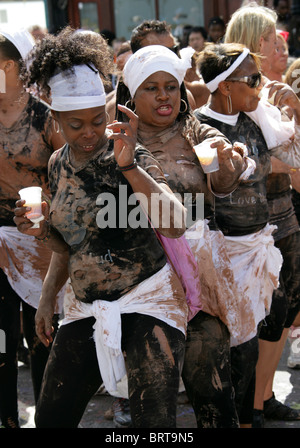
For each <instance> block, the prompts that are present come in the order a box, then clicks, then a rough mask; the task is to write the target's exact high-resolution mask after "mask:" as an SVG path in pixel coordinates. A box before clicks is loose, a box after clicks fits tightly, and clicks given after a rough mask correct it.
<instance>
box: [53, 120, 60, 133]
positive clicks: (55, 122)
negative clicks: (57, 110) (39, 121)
mask: <svg viewBox="0 0 300 448" xmlns="http://www.w3.org/2000/svg"><path fill="white" fill-rule="evenodd" d="M57 126H58V127H57ZM53 127H54V130H55V132H56V134H59V124H58V122H57V121H56V120H54V122H53Z"/></svg>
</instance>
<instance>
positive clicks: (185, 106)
mask: <svg viewBox="0 0 300 448" xmlns="http://www.w3.org/2000/svg"><path fill="white" fill-rule="evenodd" d="M180 101H182V102H183V104H184V110H181V109H180V110H179V112H180V113H181V114H184V113H185V112H186V111H187V110H188V105H187V104H186V101H184V100H183V99H182V98H181V100H180Z"/></svg>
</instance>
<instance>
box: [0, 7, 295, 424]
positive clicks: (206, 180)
mask: <svg viewBox="0 0 300 448" xmlns="http://www.w3.org/2000/svg"><path fill="white" fill-rule="evenodd" d="M245 3H247V4H245V5H244V6H242V7H241V8H240V9H238V10H237V11H236V12H235V13H234V14H233V15H232V17H231V19H230V20H229V22H228V23H227V24H225V23H224V21H223V20H222V19H221V18H219V17H214V18H212V19H211V20H210V22H209V26H208V29H207V30H206V29H205V28H203V27H200V26H199V27H187V30H186V34H185V35H184V39H183V40H182V41H181V42H179V41H178V40H177V39H176V38H175V37H174V36H173V34H172V29H171V26H170V25H168V24H167V23H166V22H163V21H158V20H145V21H143V22H142V23H141V24H140V25H138V26H137V27H136V28H135V29H134V30H133V31H132V35H131V39H130V41H125V39H119V40H115V41H114V42H112V43H111V44H112V46H110V45H109V43H108V42H107V40H106V39H105V37H104V36H103V35H101V34H100V33H96V32H93V31H89V30H74V29H72V28H71V27H66V28H64V29H62V30H61V31H60V32H59V33H57V34H56V35H51V34H49V33H47V32H46V31H44V30H43V34H42V35H39V36H36V37H35V39H33V33H32V34H30V33H29V32H28V31H26V30H23V29H19V30H14V29H12V28H7V29H6V28H4V27H0V69H1V70H2V71H3V73H4V75H5V76H4V79H5V86H4V87H5V88H2V87H3V86H2V85H0V87H1V89H0V92H1V93H0V139H1V140H0V151H1V152H0V154H1V161H2V165H1V166H2V170H1V172H2V174H1V180H0V210H1V218H0V268H1V269H0V275H1V291H2V295H1V300H0V329H1V330H4V332H5V335H6V351H5V353H0V419H1V425H2V427H3V428H18V427H19V426H20V422H19V416H18V397H17V376H18V368H17V359H18V347H19V345H20V335H21V338H23V335H24V338H25V339H26V342H27V345H28V350H29V357H30V368H31V374H32V381H33V385H34V397H35V403H36V412H35V424H36V427H37V428H46V427H47V428H71V427H72V428H73V427H78V425H79V423H80V420H81V418H82V415H83V413H84V411H85V409H86V406H87V404H88V402H89V401H90V399H91V397H92V396H93V395H94V394H95V393H97V391H98V390H99V388H100V386H103V385H104V387H105V390H106V391H107V392H108V393H109V394H111V395H112V396H113V397H115V405H118V404H119V405H120V404H121V403H122V406H123V407H122V408H121V409H122V412H121V413H119V415H118V417H117V416H116V414H115V423H116V425H117V426H120V427H129V426H130V427H134V428H175V427H176V409H177V398H178V391H179V388H180V384H181V382H182V384H183V387H184V389H185V391H186V394H187V397H188V400H189V402H190V403H191V406H192V408H193V410H194V413H195V417H196V421H197V426H198V428H262V427H263V426H264V419H265V418H272V419H275V420H276V419H278V420H300V412H299V411H297V410H295V409H292V408H290V407H288V406H287V405H285V404H283V403H281V402H279V401H278V400H277V399H276V397H275V395H274V392H273V382H274V374H275V371H276V368H277V366H278V362H279V360H280V358H281V355H282V351H283V348H284V346H285V344H286V341H287V340H288V339H290V340H291V341H293V338H294V337H295V333H296V328H297V327H299V326H300V318H299V316H300V251H299V245H300V227H299V219H300V199H299V198H300V101H299V98H300V93H299V82H298V79H299V67H300V62H299V61H300V59H298V55H297V49H295V48H294V47H292V46H291V45H290V42H291V40H290V36H292V35H293V31H290V28H289V27H290V24H293V23H294V21H293V19H294V15H293V12H294V11H296V10H291V11H287V10H286V9H285V8H284V6H285V5H283V4H284V3H287V2H283V1H279V2H274V9H270V8H267V7H264V6H260V5H259V4H258V3H256V2H251V3H250V4H248V3H249V2H245ZM295 5H297V2H295ZM295 8H296V6H295ZM295 14H296V12H295ZM31 31H37V28H36V27H35V29H34V30H31ZM291 55H292V56H293V57H292V58H291V57H290V56H291ZM2 79H3V78H1V79H0V81H1V80H2ZM202 148H203V149H204V148H208V151H211V152H212V151H215V152H216V154H217V159H218V169H217V170H215V171H212V172H207V171H206V170H205V169H204V165H203V164H201V161H200V159H199V158H198V156H197V151H198V150H200V149H202ZM29 186H39V187H41V188H42V191H43V203H42V207H43V215H44V219H43V220H42V221H40V224H39V226H38V227H32V222H31V221H30V219H28V217H27V213H28V212H29V211H30V204H26V203H25V201H24V200H21V199H20V197H19V191H20V190H21V189H22V188H25V187H29ZM199 197H200V198H203V201H202V202H201V203H200V212H201V213H200V212H199ZM297 248H298V249H297ZM59 319H60V320H59ZM288 365H289V367H291V368H295V367H296V368H298V367H300V359H299V355H298V357H297V356H296V354H295V353H293V352H291V353H290V356H289V360H288ZM123 411H124V412H123Z"/></svg>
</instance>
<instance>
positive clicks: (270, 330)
mask: <svg viewBox="0 0 300 448" xmlns="http://www.w3.org/2000/svg"><path fill="white" fill-rule="evenodd" d="M275 245H276V247H278V248H279V249H280V251H281V254H282V257H283V264H282V268H281V272H280V285H279V288H277V289H276V290H275V291H274V293H273V297H272V305H271V310H270V314H268V316H266V318H265V324H264V325H263V326H262V327H261V330H260V333H259V338H260V339H264V340H266V341H270V342H276V341H279V339H280V338H281V335H282V332H283V330H284V328H290V327H291V325H292V324H293V322H294V320H295V318H296V316H297V314H298V312H299V311H300V231H299V232H295V233H293V234H292V235H289V236H287V237H285V238H282V239H281V240H279V241H276V243H275Z"/></svg>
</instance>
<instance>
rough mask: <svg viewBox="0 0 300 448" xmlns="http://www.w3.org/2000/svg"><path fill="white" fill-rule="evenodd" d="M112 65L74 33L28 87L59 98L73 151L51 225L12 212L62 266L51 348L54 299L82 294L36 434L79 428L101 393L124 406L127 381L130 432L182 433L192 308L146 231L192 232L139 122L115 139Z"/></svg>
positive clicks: (36, 61)
mask: <svg viewBox="0 0 300 448" xmlns="http://www.w3.org/2000/svg"><path fill="white" fill-rule="evenodd" d="M110 60H111V59H110V51H109V48H108V46H107V44H106V42H105V41H104V39H103V38H102V37H101V36H100V35H97V34H96V33H76V34H74V33H73V30H72V29H70V28H66V29H64V30H63V31H61V32H60V34H58V35H57V36H49V37H46V38H45V39H43V41H42V42H41V43H40V44H39V45H37V47H36V49H35V51H34V53H33V63H32V65H31V68H30V79H29V85H30V84H32V83H36V84H37V86H38V87H39V88H40V89H43V90H46V93H47V95H50V98H51V106H50V107H51V109H52V113H53V117H54V119H55V121H56V124H57V126H59V128H60V130H61V133H62V134H63V135H64V137H65V139H66V142H67V143H66V145H65V146H64V147H63V148H61V149H60V150H59V151H57V152H56V153H55V154H54V155H53V157H52V158H51V159H50V162H49V177H50V187H51V193H52V203H51V207H50V215H49V219H48V220H47V221H42V222H41V227H40V229H31V224H30V223H29V221H28V220H27V219H26V217H25V216H24V211H23V210H22V208H23V209H24V207H20V205H23V202H21V201H20V202H19V203H18V204H17V205H18V207H17V208H16V210H15V214H16V217H15V222H16V223H17V225H18V228H19V230H20V231H21V232H23V233H27V234H32V235H35V236H36V237H37V238H38V239H40V240H42V241H43V242H44V244H45V245H46V246H48V247H50V248H52V249H53V250H55V251H58V252H59V253H60V254H61V258H60V263H59V264H57V265H56V266H54V267H53V266H52V270H49V272H48V277H47V280H46V281H45V283H44V287H43V292H42V297H41V301H40V307H39V309H38V312H37V316H36V329H37V334H38V335H39V337H40V338H41V340H42V341H43V342H44V343H45V344H46V345H47V344H48V343H49V341H50V340H51V334H50V333H51V326H49V322H48V321H49V319H50V318H51V316H52V312H53V306H54V296H55V294H54V293H53V290H54V289H55V288H56V287H57V284H58V280H59V279H61V278H62V277H63V275H64V276H65V278H67V276H68V275H69V276H70V279H71V284H72V287H73V290H74V294H75V299H74V300H73V301H72V303H71V304H69V306H67V307H66V308H65V316H64V320H63V322H62V325H61V326H60V329H59V331H58V333H57V336H56V338H55V340H54V342H53V347H52V350H51V355H50V358H49V361H48V364H47V370H46V372H45V376H44V381H43V385H42V390H41V394H40V399H39V402H38V404H37V407H36V419H35V421H36V425H37V427H56V428H57V427H65V428H66V427H76V426H78V424H79V422H80V420H81V417H82V415H83V412H84V410H85V407H86V405H87V403H88V401H89V400H90V398H91V397H92V395H93V394H94V393H95V392H96V391H97V390H98V388H99V387H100V385H101V384H102V383H104V385H105V388H106V390H107V391H108V392H109V393H110V394H111V395H114V396H118V395H119V393H120V392H119V390H118V386H119V383H120V382H121V380H122V379H123V378H124V377H126V373H127V376H128V396H129V401H130V408H131V415H132V423H133V425H134V426H135V427H138V428H140V427H148V428H154V427H165V428H171V427H175V425H176V403H177V391H178V387H179V378H180V370H179V369H180V366H181V365H182V362H183V355H184V341H185V333H186V321H187V305H186V300H185V296H184V293H183V288H182V286H181V284H180V281H179V280H178V278H177V277H176V275H175V274H174V272H173V271H172V269H171V268H170V266H169V265H168V264H167V263H166V256H165V254H164V252H163V249H162V248H161V245H160V243H159V242H158V240H157V238H156V235H155V232H154V230H153V229H152V227H151V225H150V222H149V221H151V223H152V225H153V226H155V227H156V228H157V229H159V231H160V232H162V234H164V235H166V236H169V237H171V238H177V237H179V236H180V235H181V234H182V233H183V231H184V229H185V224H184V219H183V218H184V207H183V206H182V204H181V203H180V202H179V201H178V200H177V199H176V197H175V196H174V195H173V194H172V192H171V190H170V188H169V187H168V186H167V183H166V181H165V179H164V175H163V172H162V171H161V168H160V166H159V164H158V163H157V162H156V160H155V159H154V158H153V157H152V156H151V153H149V152H148V151H147V150H145V148H143V147H141V145H136V128H137V121H138V119H137V116H136V115H135V114H134V113H133V112H132V111H130V110H129V109H127V108H126V107H123V106H120V108H121V109H122V111H123V112H124V113H125V114H126V116H127V117H128V120H129V122H127V123H118V124H111V125H109V131H107V130H106V111H105V92H104V85H103V80H105V77H106V76H107V74H108V73H109V70H110ZM157 198H159V199H157ZM138 201H139V202H138ZM161 202H162V204H163V207H162V209H161V207H160V204H161ZM139 204H140V205H139ZM165 205H166V206H168V208H165ZM124 352H125V353H126V366H125V359H124V354H123V353H124Z"/></svg>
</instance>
